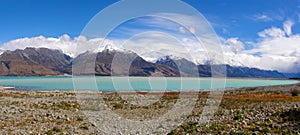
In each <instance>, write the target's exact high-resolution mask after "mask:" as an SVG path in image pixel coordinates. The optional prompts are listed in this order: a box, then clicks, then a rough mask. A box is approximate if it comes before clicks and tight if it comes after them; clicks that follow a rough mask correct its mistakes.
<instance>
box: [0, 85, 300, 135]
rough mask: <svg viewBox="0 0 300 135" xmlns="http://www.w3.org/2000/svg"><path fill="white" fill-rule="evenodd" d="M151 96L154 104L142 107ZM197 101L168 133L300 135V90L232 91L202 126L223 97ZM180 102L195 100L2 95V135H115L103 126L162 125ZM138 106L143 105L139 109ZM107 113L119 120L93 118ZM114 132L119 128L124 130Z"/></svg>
mask: <svg viewBox="0 0 300 135" xmlns="http://www.w3.org/2000/svg"><path fill="white" fill-rule="evenodd" d="M146 95H148V96H147V101H148V102H147V103H142V104H139V103H141V102H142V101H143V100H140V99H143V98H145V97H146ZM98 96H102V97H103V100H101V101H100V100H99V97H98ZM197 96H198V97H197V98H198V100H197V103H196V105H193V104H191V105H190V106H189V105H187V106H184V107H186V108H184V107H183V109H182V110H177V111H178V112H181V111H184V110H187V109H188V108H189V107H191V106H192V107H193V111H192V113H191V114H189V115H187V116H186V118H187V119H186V120H185V121H184V122H183V123H182V124H181V125H179V126H177V128H175V129H173V130H171V131H168V133H169V134H206V133H212V134H300V84H294V85H286V86H269V87H253V88H240V89H232V90H227V91H225V94H224V95H223V97H222V101H221V103H220V105H219V106H218V108H217V111H216V112H215V113H214V115H213V116H212V118H211V119H210V121H209V122H208V123H204V124H201V123H202V122H203V119H201V114H202V113H203V112H202V111H203V107H204V106H205V105H207V104H208V103H207V102H206V101H207V99H209V98H210V99H212V101H214V100H216V101H217V99H218V98H220V97H210V96H209V93H208V92H201V93H197ZM140 97H143V98H140ZM157 97H159V98H157ZM179 98H180V99H186V100H185V101H190V100H191V94H189V93H184V94H183V96H182V95H181V96H179V93H177V92H169V93H165V94H161V93H150V94H149V93H143V92H141V93H139V94H138V95H133V96H131V94H130V93H123V94H117V93H92V92H90V93H89V92H81V93H79V94H78V93H77V94H75V93H74V92H72V91H69V92H66V91H64V92H62V91H61V92H58V91H53V92H33V91H11V90H1V91H0V134H48V135H51V134H109V133H111V132H113V131H114V130H110V129H105V128H109V126H107V127H105V126H103V125H102V126H99V123H100V124H101V123H102V124H104V125H105V124H107V125H109V124H110V123H114V122H116V121H117V119H118V118H119V117H122V118H126V119H129V120H133V121H141V122H142V121H147V120H151V119H156V118H157V117H159V116H162V115H164V114H166V113H167V112H168V111H169V110H170V109H172V107H174V105H175V104H176V103H178V100H179ZM87 99H88V100H87ZM125 99H126V100H125ZM135 100H137V101H139V100H140V102H138V103H135V102H134V101H135ZM98 103H99V104H104V106H99V105H98ZM103 107H106V108H108V110H110V111H111V112H113V113H115V114H118V116H119V117H118V118H116V119H113V118H112V119H109V118H107V119H105V118H103V117H106V115H104V113H103V114H100V115H102V117H98V116H97V117H87V116H89V115H91V114H95V113H96V112H99V111H101V110H105V108H103ZM148 124H150V125H151V123H148ZM153 124H154V123H153ZM112 126H113V127H115V128H118V125H112ZM100 127H101V128H100ZM121 127H122V125H121ZM123 127H124V126H123ZM153 127H154V125H153ZM161 128H162V130H159V131H160V132H156V131H154V130H153V129H151V130H149V131H146V129H140V130H138V128H137V127H136V129H137V130H136V131H134V130H135V129H132V130H130V131H126V132H125V130H126V129H124V130H122V131H121V130H118V129H115V131H116V132H115V134H121V133H123V134H144V133H148V134H155V133H156V134H160V133H167V132H166V131H167V130H163V128H164V127H163V126H162V127H161ZM141 131H145V132H144V133H143V132H141Z"/></svg>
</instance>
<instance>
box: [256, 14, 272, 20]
mask: <svg viewBox="0 0 300 135" xmlns="http://www.w3.org/2000/svg"><path fill="white" fill-rule="evenodd" d="M253 19H254V20H259V21H265V22H267V21H272V20H273V19H272V18H271V17H270V16H268V15H266V14H256V15H254V16H253Z"/></svg>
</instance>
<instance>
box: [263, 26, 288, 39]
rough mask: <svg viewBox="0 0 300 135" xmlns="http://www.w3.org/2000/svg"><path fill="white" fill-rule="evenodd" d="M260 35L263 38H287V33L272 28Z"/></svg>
mask: <svg viewBox="0 0 300 135" xmlns="http://www.w3.org/2000/svg"><path fill="white" fill-rule="evenodd" d="M258 35H259V36H260V37H262V38H280V37H284V36H285V32H284V31H283V30H281V29H280V28H276V27H272V28H269V29H265V30H263V31H262V32H259V33H258Z"/></svg>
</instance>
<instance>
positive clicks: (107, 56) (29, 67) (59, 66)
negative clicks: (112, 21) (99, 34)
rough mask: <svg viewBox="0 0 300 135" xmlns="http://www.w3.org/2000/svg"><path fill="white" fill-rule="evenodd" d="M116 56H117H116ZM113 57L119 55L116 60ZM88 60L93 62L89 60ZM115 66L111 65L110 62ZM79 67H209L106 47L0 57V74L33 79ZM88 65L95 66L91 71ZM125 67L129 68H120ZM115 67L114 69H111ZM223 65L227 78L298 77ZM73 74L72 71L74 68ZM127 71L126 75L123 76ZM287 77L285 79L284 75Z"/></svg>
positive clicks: (194, 70)
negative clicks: (75, 52)
mask: <svg viewBox="0 0 300 135" xmlns="http://www.w3.org/2000/svg"><path fill="white" fill-rule="evenodd" d="M117 54H118V55H117ZM116 55H117V56H118V57H117V58H116ZM90 58H96V59H93V60H94V61H88V59H90ZM113 62H114V63H115V64H114V65H112V63H113ZM74 63H75V64H77V65H79V68H77V69H79V70H80V71H76V70H75V71H76V73H80V75H86V74H96V75H101V76H102V75H105V76H109V75H117V76H124V75H130V76H156V75H160V76H193V77H195V76H200V77H209V76H211V75H212V74H211V66H212V65H208V64H196V63H195V62H191V61H190V60H188V59H186V58H182V57H178V56H174V55H166V56H163V57H160V58H156V61H155V62H149V61H147V60H145V59H144V58H143V57H142V56H140V55H138V54H137V53H135V52H133V51H129V50H126V49H123V48H118V47H115V46H112V45H106V46H104V47H102V48H100V49H99V50H95V51H91V50H90V51H86V52H85V53H81V54H79V55H77V56H76V57H73V58H72V57H70V56H68V55H66V54H64V53H63V52H62V51H59V50H54V49H47V48H25V49H24V50H22V49H18V50H15V51H5V52H3V53H2V54H1V55H0V75H2V76H35V75H64V74H72V65H74ZM87 65H94V66H95V67H92V68H91V69H95V70H90V69H86V67H87ZM124 65H128V67H127V68H128V69H126V68H125V69H123V66H124ZM112 66H115V67H112ZM213 66H216V67H218V66H226V72H227V76H228V77H262V78H286V77H289V78H297V77H298V76H297V75H299V73H298V74H284V73H280V72H277V71H270V70H261V69H257V68H249V67H242V66H231V65H224V64H223V65H213ZM73 71H74V69H73ZM126 72H128V73H126ZM286 75H288V76H286Z"/></svg>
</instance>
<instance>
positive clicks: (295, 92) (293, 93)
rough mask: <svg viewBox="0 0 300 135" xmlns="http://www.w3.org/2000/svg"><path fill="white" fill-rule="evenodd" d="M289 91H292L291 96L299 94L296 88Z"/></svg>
mask: <svg viewBox="0 0 300 135" xmlns="http://www.w3.org/2000/svg"><path fill="white" fill-rule="evenodd" d="M291 93H292V96H293V97H296V96H298V95H299V93H300V92H299V91H298V90H292V92H291Z"/></svg>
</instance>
